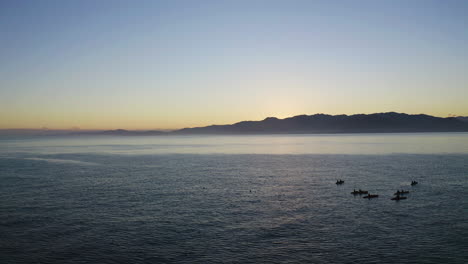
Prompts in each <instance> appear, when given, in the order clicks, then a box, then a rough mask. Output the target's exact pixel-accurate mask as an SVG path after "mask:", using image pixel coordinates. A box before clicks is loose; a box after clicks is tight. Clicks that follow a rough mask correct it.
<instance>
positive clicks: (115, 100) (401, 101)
mask: <svg viewBox="0 0 468 264" xmlns="http://www.w3.org/2000/svg"><path fill="white" fill-rule="evenodd" d="M0 21H1V23H0V128H41V127H48V128H56V129H68V128H72V127H80V128H81V129H115V128H126V129H171V128H181V127H191V126H204V125H210V124H225V123H233V122H236V121H241V120H260V119H264V118H265V117H268V116H276V117H279V118H284V117H288V116H293V115H299V114H315V113H328V114H355V113H374V112H387V111H396V112H406V113H412V114H416V113H426V114H431V115H436V116H444V117H445V116H448V115H449V114H456V115H466V116H468V1H462V0H460V1H447V0H440V1H429V0H421V1H417V0H412V1H408V0H402V1H393V0H392V1H390V0H388V1H379V0H369V1H357V0H356V1H294V0H292V1H286V0H284V1H252V0H248V1H237V0H236V1H156V0H155V1H94V0H93V1H83V0H80V1H60V0H57V1H45V0H41V1H18V0H14V1H5V0H3V1H1V2H0Z"/></svg>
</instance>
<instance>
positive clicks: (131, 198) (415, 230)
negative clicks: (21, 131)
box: [0, 133, 468, 263]
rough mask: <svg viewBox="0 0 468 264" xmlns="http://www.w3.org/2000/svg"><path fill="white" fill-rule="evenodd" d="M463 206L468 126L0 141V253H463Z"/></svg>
mask: <svg viewBox="0 0 468 264" xmlns="http://www.w3.org/2000/svg"><path fill="white" fill-rule="evenodd" d="M338 179H342V180H344V181H345V182H344V184H342V185H337V184H335V183H336V180H338ZM412 180H416V181H418V184H417V185H414V186H411V185H410V183H411V181H412ZM354 189H364V190H368V191H369V192H370V193H372V194H378V195H379V197H378V198H374V199H363V198H362V197H363V196H360V195H352V194H351V192H352V191H353V190H354ZM401 189H404V190H408V191H409V193H408V194H407V195H406V197H407V199H406V200H401V201H393V200H391V198H392V197H393V194H394V192H396V191H397V190H401ZM467 216H468V133H409V134H336V135H256V136H247V135H246V136H141V137H140V136H138V137H137V136H135V137H132V136H128V137H112V136H97V137H92V136H76V137H71V136H68V137H67V136H61V137H52V136H43V137H2V138H0V263H356V262H362V263H467V262H468V250H466V249H467V248H468V218H467Z"/></svg>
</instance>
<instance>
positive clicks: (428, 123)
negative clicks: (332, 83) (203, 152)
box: [0, 112, 468, 136]
mask: <svg viewBox="0 0 468 264" xmlns="http://www.w3.org/2000/svg"><path fill="white" fill-rule="evenodd" d="M417 132H468V117H446V118H443V117H435V116H430V115H425V114H419V115H410V114H404V113H395V112H387V113H375V114H367V115H366V114H357V115H327V114H315V115H298V116H293V117H289V118H284V119H278V118H276V117H268V118H265V119H264V120H261V121H241V122H238V123H234V124H228V125H211V126H204V127H193V128H183V129H178V130H172V131H162V130H145V131H139V130H125V129H116V130H93V131H91V130H48V129H2V130H0V136H15V135H18V136H21V135H23V136H54V135H62V136H63V135H84V136H86V135H88V136H93V135H94V136H96V135H111V136H112V135H113V136H156V135H157V136H163V135H243V134H246V135H251V134H340V133H417Z"/></svg>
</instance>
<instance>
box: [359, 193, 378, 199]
mask: <svg viewBox="0 0 468 264" xmlns="http://www.w3.org/2000/svg"><path fill="white" fill-rule="evenodd" d="M377 197H379V195H377V194H368V195H366V196H364V197H362V198H367V199H371V198H377Z"/></svg>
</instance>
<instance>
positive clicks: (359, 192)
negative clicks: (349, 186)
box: [351, 189, 369, 195]
mask: <svg viewBox="0 0 468 264" xmlns="http://www.w3.org/2000/svg"><path fill="white" fill-rule="evenodd" d="M368 193H369V192H368V191H364V190H361V189H359V190H358V191H356V190H354V191H352V192H351V194H353V195H358V194H359V195H361V194H368Z"/></svg>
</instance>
